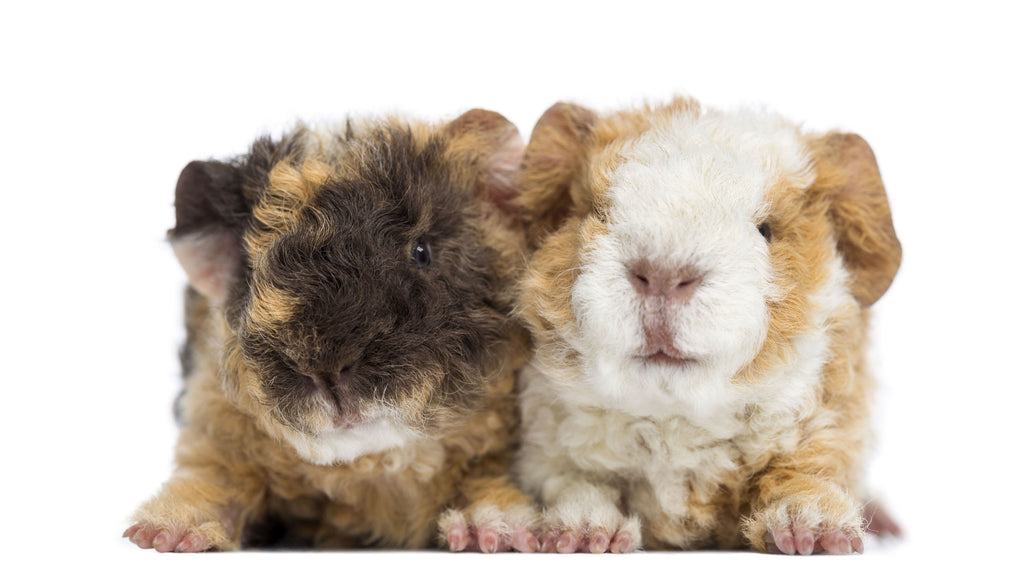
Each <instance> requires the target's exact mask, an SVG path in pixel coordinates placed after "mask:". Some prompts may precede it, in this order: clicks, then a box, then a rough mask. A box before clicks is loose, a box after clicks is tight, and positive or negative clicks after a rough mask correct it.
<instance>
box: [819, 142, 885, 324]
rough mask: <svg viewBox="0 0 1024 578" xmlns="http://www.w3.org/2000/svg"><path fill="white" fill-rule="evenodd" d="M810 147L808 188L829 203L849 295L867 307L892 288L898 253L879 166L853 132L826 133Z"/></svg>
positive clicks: (866, 145) (866, 144) (866, 146)
mask: <svg viewBox="0 0 1024 578" xmlns="http://www.w3.org/2000/svg"><path fill="white" fill-rule="evenodd" d="M812 149H813V150H814V152H815V156H816V162H817V169H818V178H817V180H816V181H815V184H814V185H813V188H814V189H817V191H818V192H819V194H823V195H825V196H826V198H827V199H828V201H829V217H830V218H831V219H832V223H833V225H834V226H835V230H836V235H837V240H838V245H839V252H840V253H841V254H842V256H843V262H844V263H845V264H846V268H847V270H848V271H850V273H851V274H852V291H853V296H854V297H855V298H856V299H857V301H858V302H859V303H860V304H861V306H862V307H868V306H870V305H872V304H873V303H874V302H875V301H877V300H878V299H879V298H880V297H881V296H882V295H883V294H885V292H886V290H887V289H888V288H889V285H890V284H892V280H893V278H894V277H895V276H896V271H897V270H898V269H899V267H900V260H901V259H902V254H903V252H902V248H901V247H900V242H899V239H897V238H896V230H895V229H894V228H893V224H892V213H891V212H890V209H889V201H888V199H887V197H886V194H885V187H884V186H883V185H882V176H881V174H880V173H879V170H878V163H877V162H876V161H875V155H874V153H873V152H872V151H871V147H870V146H868V143H867V142H866V141H865V140H864V139H862V138H861V137H859V136H857V135H855V134H848V133H829V134H827V135H825V136H824V137H821V138H818V139H816V140H815V141H814V142H813V143H812Z"/></svg>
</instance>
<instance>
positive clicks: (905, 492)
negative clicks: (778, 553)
mask: <svg viewBox="0 0 1024 578" xmlns="http://www.w3.org/2000/svg"><path fill="white" fill-rule="evenodd" d="M13 4H14V3H5V4H4V6H3V8H0V82H2V86H3V89H2V90H0V101H2V105H0V130H2V132H0V135H2V138H0V170H2V175H3V177H2V178H3V190H2V193H0V194H2V199H3V205H2V206H3V212H2V215H3V217H4V225H3V227H0V247H2V251H3V253H2V255H3V264H4V269H3V270H4V275H3V280H4V283H3V290H2V291H3V293H2V297H3V299H2V302H3V303H4V305H5V311H4V322H3V326H4V336H5V340H4V347H3V349H2V351H3V367H4V369H5V371H4V374H3V375H4V377H3V386H4V392H5V395H4V398H3V399H4V406H3V407H4V416H3V419H2V420H0V428H2V430H0V433H2V438H0V439H2V440H3V441H2V443H3V446H2V449H3V452H4V454H5V457H6V460H5V463H4V468H3V470H4V474H3V476H2V477H0V480H2V481H0V484H2V488H0V489H2V495H3V498H4V500H3V503H4V508H3V512H4V513H3V520H4V523H3V525H2V530H0V539H2V543H3V544H4V548H3V550H4V552H5V556H4V558H5V560H4V561H5V565H7V566H8V567H11V568H18V567H19V566H21V565H22V564H26V563H27V564H32V565H36V566H37V567H38V570H39V572H38V573H42V570H43V569H47V570H59V571H63V572H64V573H71V572H75V571H79V570H84V569H90V570H95V571H99V572H103V573H105V574H106V575H111V576H118V575H128V574H129V572H131V573H132V574H138V575H142V574H155V575H183V574H184V575H212V574H214V573H225V572H233V573H234V572H238V573H245V574H248V575H261V576H262V575H275V574H284V573H300V572H301V573H302V574H310V575H313V574H314V573H315V574H317V575H325V574H327V573H337V574H341V573H345V574H351V573H363V572H374V573H380V572H382V571H389V572H390V571H394V572H404V573H405V574H409V575H412V574H415V575H417V576H419V575H424V574H427V575H432V574H440V573H444V574H452V573H454V574H456V575H458V574H460V573H464V572H474V571H479V572H485V573H487V574H488V575H499V576H500V575H512V574H518V573H521V572H531V573H536V572H545V573H547V572H549V571H550V572H552V573H553V572H560V573H573V574H576V573H583V572H586V573H597V574H600V575H611V574H616V573H620V572H629V573H630V574H634V573H637V572H659V573H662V572H666V571H678V572H680V573H688V574H693V573H694V572H707V571H713V572H716V573H724V574H728V575H738V574H739V573H741V572H749V573H758V574H762V575H764V574H767V575H774V574H779V575H783V574H785V575H793V574H799V575H803V574H810V573H812V572H813V573H815V574H818V573H828V574H839V575H872V574H874V573H881V575H890V574H895V573H896V572H909V571H914V572H915V573H919V574H921V575H924V574H923V572H927V571H928V570H931V569H943V570H952V571H954V572H955V571H958V570H959V571H962V572H966V571H971V572H981V574H980V575H987V574H988V573H987V572H985V571H986V570H991V569H994V568H997V567H1000V565H1001V564H1002V563H1005V562H1006V561H1008V560H1009V559H1010V557H1011V556H1012V554H1013V545H1015V543H1016V535H1015V533H1014V532H1013V527H1012V526H1011V522H1012V521H1014V520H1015V519H1019V518H1020V517H1021V515H1022V514H1024V512H1022V511H1021V506H1020V501H1019V500H1018V499H1016V494H1015V492H1016V491H1017V488H1018V486H1019V478H1018V477H1017V475H1016V472H1017V467H1016V462H1017V461H1019V456H1020V448H1019V446H1020V442H1021V437H1022V436H1021V434H1020V431H1019V429H1018V425H1019V423H1020V418H1019V417H1018V414H1019V411H1020V409H1019V408H1020V407H1021V404H1022V401H1024V399H1022V397H1024V396H1022V393H1021V386H1022V385H1024V383H1022V382H1024V380H1022V378H1021V372H1020V369H1019V358H1020V350H1021V346H1022V345H1024V338H1022V337H1021V332H1020V327H1021V325H1022V322H1024V314H1022V307H1021V293H1022V291H1021V287H1020V285H1019V273H1018V270H1019V268H1020V265H1021V250H1020V247H1021V245H1022V242H1021V240H1020V239H1021V236H1020V231H1021V229H1022V224H1021V209H1022V201H1021V198H1022V195H1024V190H1022V188H1024V187H1022V185H1021V179H1020V175H1019V172H1020V171H1019V166H1020V164H1021V157H1022V152H1024V151H1022V146H1021V141H1020V135H1021V133H1022V130H1024V122H1022V115H1021V109H1020V106H1021V104H1020V103H1021V102H1024V98H1022V97H1024V94H1022V91H1021V88H1020V86H1019V76H1020V55H1021V54H1024V46H1022V42H1021V41H1020V40H1019V30H1018V26H1017V24H1018V23H1019V18H1017V17H1016V16H1015V15H1014V12H1013V11H1012V5H1011V4H1009V3H1006V4H1005V5H1004V4H996V3H988V2H972V3H969V4H964V5H956V6H945V5H943V4H941V3H921V4H919V5H914V4H910V3H908V4H899V5H895V3H892V4H893V5H890V3H886V2H857V3H843V4H841V5H836V6H835V7H831V6H830V5H826V4H825V3H811V2H808V3H802V4H800V3H798V4H794V3H786V4H784V5H779V4H778V3H763V5H762V4H759V3H717V2H716V3H712V2H705V3H700V4H696V5H690V6H687V5H684V4H682V3H665V5H663V6H662V5H657V4H653V3H650V2H644V1H638V0H634V1H631V2H626V3H612V4H608V5H604V4H601V3H586V4H581V5H580V6H576V7H563V6H562V5H558V4H555V3H551V2H541V3H531V2H509V3H504V4H501V5H499V6H495V5H493V4H489V3H465V4H461V5H460V4H450V3H438V2H421V3H409V4H407V5H406V4H387V3H373V8H368V7H365V6H369V4H370V3H360V7H358V8H356V7H342V6H340V5H338V6H336V5H335V4H334V3H327V2H325V3H322V4H319V3H308V2H290V3H288V4H287V8H286V7H285V4H283V3H275V4H272V5H266V6H264V5H259V4H256V3H237V4H223V5H222V4H217V5H215V6H213V5H207V3H205V2H187V1H183V2H176V3H167V4H166V5H163V6H161V7H152V6H151V5H150V4H148V3H124V4H111V3H90V2H81V3H56V4H47V5H42V4H34V5H32V7H27V6H28V4H27V3H26V4H23V5H18V6H13ZM840 6H841V7H840ZM1015 38H1016V39H1015ZM677 91H685V92H688V93H690V94H693V95H694V96H696V97H698V98H700V99H702V100H703V101H705V102H707V103H708V104H712V105H716V106H729V105H733V104H737V103H764V104H765V105H766V106H768V107H769V108H771V109H774V110H777V111H779V112H781V113H783V114H784V115H786V116H789V117H791V118H794V119H797V120H803V121H805V122H806V123H807V126H810V127H813V128H821V129H826V128H831V127H840V128H843V129H847V130H851V131H855V132H858V133H859V134H861V135H862V136H864V137H865V138H866V139H867V140H868V142H870V143H871V144H872V146H873V147H874V150H875V153H876V155H877V157H878V159H879V163H880V166H881V169H882V174H883V178H884V180H885V182H886V185H887V187H888V190H889V194H890V200H891V204H892V207H893V212H894V215H895V222H896V228H897V231H898V233H899V235H900V237H901V240H902V242H903V246H904V262H903V268H902V270H901V271H900V274H899V276H898V277H897V280H896V283H895V284H894V286H893V288H892V290H891V291H890V293H889V294H888V295H886V296H885V297H884V298H883V299H882V301H881V302H880V303H879V305H878V307H877V309H878V323H877V325H876V327H875V332H874V334H875V348H874V355H875V357H876V358H877V363H876V366H875V367H876V369H877V373H878V377H879V380H880V382H881V384H882V388H883V389H882V394H881V396H880V398H879V404H878V408H879V411H878V414H877V415H878V422H879V450H878V454H877V459H876V460H875V463H874V468H873V470H872V480H873V482H874V485H875V486H876V487H878V488H879V490H880V494H881V495H883V496H884V497H885V498H886V501H887V502H888V503H889V504H890V506H891V509H892V510H893V511H894V513H895V514H896V515H897V516H898V517H899V518H900V520H901V521H902V522H903V524H904V525H905V527H906V529H907V532H908V537H907V539H906V540H904V541H903V542H901V543H897V544H891V545H888V546H884V547H873V546H875V545H873V544H869V550H868V553H867V554H865V555H864V556H858V557H849V558H827V557H814V558H812V559H790V558H784V557H771V556H759V555H753V554H746V553H725V554H722V553H686V554H680V553H673V554H662V553H655V554H652V553H647V554H639V555H632V556H628V557H611V556H603V557H585V556H572V557H558V556H513V555H508V556H502V557H501V558H497V559H495V558H490V557H485V556H481V555H460V556H453V555H447V554H438V553H340V554H259V553H242V554H229V555H211V556H160V555H156V554H155V553H153V552H151V551H147V552H143V551H138V550H137V549H135V548H134V547H133V546H131V545H130V544H128V542H127V541H125V540H122V539H121V538H120V535H121V532H122V531H123V530H124V527H125V523H124V521H125V518H126V517H127V516H128V515H129V513H130V512H131V511H132V509H133V508H134V507H135V506H136V505H137V504H138V503H139V502H140V501H141V500H143V499H145V498H146V497H147V496H148V495H150V494H151V493H153V492H155V491H156V490H157V488H158V487H159V484H160V483H161V482H162V480H163V479H164V478H165V477H166V475H167V473H168V472H169V470H170V465H171V452H172V445H173V443H174V436H175V430H174V426H173V422H172V419H171V413H170V405H171V401H172V399H173V398H174V396H175V394H176V393H177V391H178V388H179V381H178V378H177V371H178V369H177V359H176V350H177V347H178V345H179V343H180V341H181V339H182V336H183V330H182V329H181V314H180V309H181V298H180V295H181V286H182V284H183V282H184V274H183V273H181V271H180V270H179V268H178V267H177V264H176V263H175V262H174V259H173V256H172V254H171V251H170V248H169V247H168V246H167V245H166V244H165V243H164V242H163V234H164V231H165V230H166V229H168V228H169V227H171V226H172V224H173V209H172V200H173V199H172V197H173V190H174V183H175V180H176V178H177V174H178V171H179V170H180V169H181V168H182V167H183V166H184V165H185V164H186V163H187V162H188V161H189V160H192V159H194V158H208V157H211V156H228V155H232V154H236V153H239V152H242V151H243V150H244V149H245V148H246V146H247V144H248V142H249V141H250V140H251V139H252V138H253V137H255V136H257V135H258V134H260V133H262V132H264V131H268V130H269V131H271V132H275V133H276V132H279V131H280V130H281V129H282V128H283V127H285V126H287V125H289V124H290V123H291V122H293V121H294V120H297V119H300V118H302V119H312V120H317V119H325V120H327V119H337V118H340V117H341V116H342V115H345V114H346V113H350V112H356V113H359V112H378V111H390V110H400V111H404V112H408V113H413V114H417V115H421V116H424V117H427V118H433V117H439V116H449V117H451V116H454V115H456V114H458V113H459V112H461V111H462V110H464V109H467V108H471V107H484V108H490V109H494V110H497V111H499V112H501V113H503V114H505V115H506V116H508V117H509V118H510V119H511V120H512V121H513V122H515V123H517V124H518V125H519V127H520V130H521V131H522V132H523V133H524V136H525V135H528V133H529V131H530V129H531V127H532V126H533V123H534V122H535V120H536V119H537V118H538V117H539V116H540V114H541V113H542V112H543V111H544V110H545V109H546V108H547V107H548V106H549V105H550V104H552V103H553V102H555V101H556V100H559V99H573V100H577V101H580V102H583V103H585V104H588V105H591V106H595V107H598V108H611V107H615V106H619V105H623V104H629V103H633V102H636V101H638V100H640V99H641V98H649V99H653V100H662V99H665V98H667V97H668V96H669V95H671V94H672V93H674V92H677ZM962 572H961V573H962ZM32 573H33V574H34V573H36V572H32Z"/></svg>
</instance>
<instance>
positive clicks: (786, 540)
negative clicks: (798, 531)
mask: <svg viewBox="0 0 1024 578" xmlns="http://www.w3.org/2000/svg"><path fill="white" fill-rule="evenodd" d="M772 540H773V541H774V542H775V547H776V548H778V549H779V552H781V553H783V554H787V555H790V556H792V555H793V554H796V540H795V539H794V538H793V532H791V531H790V530H789V529H788V528H785V529H780V530H772Z"/></svg>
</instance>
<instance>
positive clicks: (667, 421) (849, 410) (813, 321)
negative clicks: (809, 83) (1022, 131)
mask: <svg viewBox="0 0 1024 578" xmlns="http://www.w3.org/2000/svg"><path fill="white" fill-rule="evenodd" d="M519 182H520V185H521V186H520V188H521V195H522V196H521V201H522V203H523V206H524V209H525V213H526V216H527V226H528V229H529V231H528V237H529V243H530V244H531V246H532V251H533V252H532V257H531V259H530V262H529V266H528V268H527V273H526V275H525V277H524V280H523V282H522V287H521V294H520V297H519V303H518V308H519V309H520V310H521V312H522V317H523V319H525V321H526V323H527V324H528V326H529V328H530V329H531V331H532V333H533V336H534V340H535V347H536V351H535V355H534V357H533V359H532V361H531V362H530V363H529V365H528V366H527V368H525V369H524V370H523V372H522V376H521V393H520V396H521V397H520V400H521V406H522V407H521V413H522V416H521V419H522V420H523V429H522V431H523V434H522V435H523V442H522V449H521V456H520V459H519V462H518V465H517V468H518V475H519V476H520V478H521V480H522V484H523V487H524V489H527V490H528V491H530V492H532V493H533V494H535V495H536V497H538V498H539V500H540V501H541V502H542V504H543V505H544V506H545V507H546V512H545V515H544V516H545V517H544V530H542V532H543V534H542V540H543V544H542V547H543V549H545V550H557V551H559V552H572V551H588V552H604V551H609V550H610V551H614V552H626V551H630V550H634V549H636V548H639V547H641V545H645V546H646V547H649V548H659V549H660V548H737V547H753V548H755V549H757V550H768V549H773V550H777V551H781V552H785V553H789V554H793V553H797V552H799V553H801V554H809V553H812V552H815V551H827V552H831V553H847V552H851V551H854V550H858V551H859V550H861V549H862V548H863V534H864V520H863V512H862V508H863V501H864V495H863V493H862V488H861V475H862V472H861V470H862V462H863V458H864V454H865V450H866V447H867V444H868V440H869V431H868V430H869V416H868V406H869V398H870V394H871V391H872V389H873V386H872V380H871V378H870V376H869V374H868V369H867V363H866V359H865V343H866V336H867V326H868V317H869V307H870V306H871V304H872V303H874V302H875V300H877V299H878V298H879V297H881V296H882V294H883V293H884V292H885V291H886V289H887V288H888V287H889V284H890V283H891V281H892V280H893V277H894V275H895V274H896V270H897V269H898V267H899V263H900V258H901V250H900V244H899V242H898V240H897V238H896V235H895V232H894V229H893V225H892V220H891V217H890V211H889V205H888V201H887V199H886V193H885V190H884V188H883V186H882V181H881V178H880V176H879V170H878V167H877V165H876V163H875V158H874V155H873V153H872V151H871V149H870V147H869V146H868V145H867V143H866V142H865V141H864V140H863V139H861V138H860V137H858V136H856V135H851V134H842V133H829V134H807V133H804V132H803V131H801V130H800V129H799V128H798V127H797V126H796V125H795V124H793V123H790V122H788V121H786V120H784V119H782V118H780V117H778V116H776V115H774V114H768V113H764V112H755V111H738V112H722V111H717V110H710V109H705V108H702V107H701V106H700V105H699V104H698V103H697V102H695V101H692V100H689V99H684V98H680V99H676V100H674V101H673V102H671V103H669V104H667V105H663V106H644V107H639V108H637V109H634V110H625V111H621V112H616V113H611V114H606V115H599V114H597V113H595V112H593V111H591V110H588V109H586V108H584V107H581V106H576V105H571V104H558V105H555V106H554V107H552V108H551V109H549V110H548V111H547V113H545V115H544V116H543V117H542V118H541V120H540V121H539V122H538V124H537V126H536V128H535V129H534V133H533V136H532V137H531V140H530V143H529V145H528V146H527V149H526V152H525V156H524V161H523V169H522V171H521V173H520V175H519Z"/></svg>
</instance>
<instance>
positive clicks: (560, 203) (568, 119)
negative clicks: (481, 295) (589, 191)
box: [518, 102, 597, 245]
mask: <svg viewBox="0 0 1024 578" xmlns="http://www.w3.org/2000/svg"><path fill="white" fill-rule="evenodd" d="M596 123H597V114H596V113H594V112H593V111H592V110H590V109H588V108H585V107H582V106H579V105H576V104H571V103H566V102H559V103H557V104H555V105H553V106H552V107H551V108H549V109H548V110H547V111H545V112H544V114H543V115H542V116H541V117H540V120H538V121H537V124H536V125H535V126H534V127H533V134H532V135H531V136H530V144H528V145H527V146H526V152H525V153H524V155H523V166H522V169H521V170H520V173H519V181H518V182H519V188H520V191H521V199H520V203H521V204H522V206H523V212H524V215H523V216H524V219H525V221H526V229H527V235H528V237H529V241H530V244H531V245H536V242H537V241H538V239H539V238H541V237H543V236H545V235H546V234H548V233H550V232H551V231H554V230H555V229H557V228H558V227H559V225H561V223H562V221H564V220H565V218H566V217H568V216H569V214H570V213H571V212H572V207H573V199H572V195H571V194H570V185H571V183H572V180H573V178H574V177H575V176H576V174H577V173H578V172H579V171H580V169H581V168H582V166H583V163H584V160H585V159H584V145H585V143H586V141H587V139H588V138H589V137H590V135H591V133H592V131H593V128H594V125H595V124H596Z"/></svg>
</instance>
